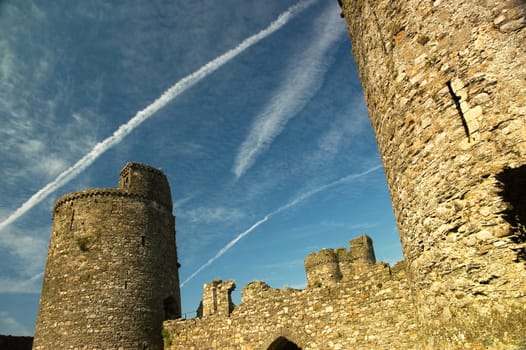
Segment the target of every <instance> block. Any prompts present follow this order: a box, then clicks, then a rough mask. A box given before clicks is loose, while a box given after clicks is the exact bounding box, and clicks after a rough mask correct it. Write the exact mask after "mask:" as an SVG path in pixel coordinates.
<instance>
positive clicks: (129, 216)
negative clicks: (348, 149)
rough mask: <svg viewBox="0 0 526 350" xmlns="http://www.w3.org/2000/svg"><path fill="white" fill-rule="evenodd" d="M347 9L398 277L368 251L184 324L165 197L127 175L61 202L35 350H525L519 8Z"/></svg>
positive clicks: (525, 62)
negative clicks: (394, 236)
mask: <svg viewBox="0 0 526 350" xmlns="http://www.w3.org/2000/svg"><path fill="white" fill-rule="evenodd" d="M340 4H341V6H342V16H343V17H344V19H345V21H346V22H347V27H348V30H349V33H350V36H351V39H352V45H353V53H354V57H355V62H356V65H357V67H358V71H359V75H360V79H361V81H362V86H363V90H364V94H365V99H366V102H367V106H368V110H369V116H370V119H371V123H372V126H373V129H374V131H375V134H376V138H377V143H378V147H379V149H380V154H381V157H382V162H383V165H384V168H385V172H386V177H387V182H388V186H389V189H390V193H391V197H392V202H393V208H394V211H395V216H396V219H397V223H398V230H399V232H400V238H401V241H402V248H403V253H404V258H405V260H404V262H403V263H400V264H397V265H395V266H393V267H390V266H388V265H386V264H384V263H376V262H375V258H374V253H373V249H372V242H371V241H370V240H369V239H368V238H367V237H366V236H361V237H359V238H357V239H355V240H352V241H351V249H350V250H349V251H347V250H346V249H337V250H322V251H320V252H318V253H316V254H313V255H309V256H308V257H307V259H306V260H305V269H306V273H307V280H308V285H307V288H305V289H304V290H295V289H291V288H285V289H281V290H279V289H273V288H270V287H269V286H268V285H266V284H265V283H264V282H254V283H251V284H249V285H248V286H246V287H245V288H244V289H243V292H242V302H241V304H240V305H238V306H237V307H234V306H233V304H232V302H231V300H230V293H231V291H232V290H233V288H234V287H235V284H234V283H233V282H232V281H225V282H223V281H213V282H212V283H210V284H207V285H206V286H205V289H204V297H203V303H202V307H201V311H200V316H201V317H198V318H195V319H192V320H181V319H178V318H179V317H180V313H181V310H180V293H179V281H178V271H177V266H178V265H177V252H176V246H175V222H174V217H173V215H172V203H171V195H170V190H169V186H168V183H167V181H166V178H165V176H164V175H163V174H162V173H161V172H160V171H158V170H156V169H153V168H151V167H148V166H144V165H141V164H136V163H129V164H127V165H126V167H125V168H124V169H123V172H122V173H121V178H120V181H119V188H117V189H92V190H86V191H83V192H78V193H73V194H68V195H65V196H63V197H62V198H61V199H59V200H58V201H57V203H56V205H55V208H54V211H53V216H54V224H53V232H52V235H51V243H50V247H49V255H48V261H47V265H46V272H45V276H44V284H43V288H42V296H41V302H40V310H39V316H38V320H37V325H36V334H35V339H34V349H162V348H163V346H164V347H165V348H169V349H245V350H249V349H254V350H268V349H270V350H284V349H526V199H525V198H526V180H525V179H526V141H525V140H526V45H525V43H526V29H525V28H526V1H525V0H479V1H467V0H459V1H453V0H430V1H424V0H403V1H402V0H378V1H370V0H341V1H340ZM335 20H340V19H339V18H335ZM163 322H164V323H163ZM162 327H164V328H162ZM161 329H164V330H163V331H162V334H163V337H161ZM163 338H164V339H163ZM163 340H164V345H163Z"/></svg>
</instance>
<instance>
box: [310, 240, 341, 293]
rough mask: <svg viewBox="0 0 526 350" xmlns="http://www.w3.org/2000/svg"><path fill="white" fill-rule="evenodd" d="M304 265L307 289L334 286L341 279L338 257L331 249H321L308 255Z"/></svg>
mask: <svg viewBox="0 0 526 350" xmlns="http://www.w3.org/2000/svg"><path fill="white" fill-rule="evenodd" d="M304 264H305V272H306V273H307V286H309V287H315V286H321V285H334V284H335V283H337V282H339V281H340V280H341V278H342V274H341V272H340V268H339V266H338V256H337V255H336V253H335V251H334V250H333V249H322V250H320V251H319V252H317V253H310V254H309V255H308V256H307V258H306V259H305V262H304Z"/></svg>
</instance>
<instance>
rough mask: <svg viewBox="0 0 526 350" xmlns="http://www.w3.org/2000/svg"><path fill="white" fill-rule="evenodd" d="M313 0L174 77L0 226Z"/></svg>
mask: <svg viewBox="0 0 526 350" xmlns="http://www.w3.org/2000/svg"><path fill="white" fill-rule="evenodd" d="M311 4H312V1H306V2H299V3H298V4H297V5H294V6H291V7H290V8H289V9H287V10H286V11H285V12H283V13H282V14H281V15H280V16H279V17H278V18H277V19H276V20H275V21H273V22H272V23H271V24H270V25H269V26H268V27H267V28H265V29H263V30H261V31H260V32H258V33H256V34H254V35H252V36H250V37H248V38H246V39H245V40H243V41H242V42H241V43H240V44H239V45H237V46H236V47H234V48H233V49H231V50H228V51H227V52H225V53H224V54H222V55H220V56H219V57H217V58H215V59H213V60H212V61H210V62H208V63H206V64H205V65H203V66H202V67H201V68H199V69H198V70H196V71H195V72H193V73H191V74H189V75H187V76H186V77H184V78H182V79H180V80H179V81H177V82H176V83H175V84H174V85H172V86H171V87H170V88H168V89H167V90H166V91H165V92H164V93H162V94H161V95H160V96H159V97H158V98H157V99H156V100H155V101H153V102H152V103H150V104H149V105H147V106H146V107H145V108H144V109H142V110H139V111H138V112H137V113H136V114H135V115H134V116H133V117H132V118H131V119H129V120H128V121H127V122H126V123H124V124H122V125H120V126H119V127H118V128H117V129H116V130H115V131H114V132H113V134H112V135H111V136H109V137H107V138H106V139H104V140H103V141H101V142H99V143H97V144H96V145H95V146H94V147H93V148H92V149H91V150H90V151H89V152H88V153H87V154H85V155H84V156H83V157H81V158H80V159H79V160H78V161H77V162H76V163H75V164H73V165H72V166H71V167H69V168H68V169H66V170H64V171H63V172H61V173H60V174H58V176H57V177H56V178H55V179H54V180H53V181H51V182H49V183H48V184H47V185H45V186H44V187H42V188H41V189H40V190H38V191H37V192H36V193H35V194H33V195H32V196H31V197H30V198H29V199H28V200H26V201H25V202H24V203H23V204H22V205H21V206H20V207H18V208H17V209H16V210H15V211H14V212H13V213H11V214H10V215H9V216H8V217H7V218H5V219H4V220H3V221H1V222H0V230H3V229H5V228H6V227H7V226H9V225H10V224H11V223H13V222H14V221H16V220H18V218H20V217H21V216H22V215H24V214H25V213H27V211H29V210H30V209H31V208H33V207H34V206H35V205H37V204H38V203H40V202H41V201H42V200H43V199H44V198H46V197H47V196H48V195H49V194H51V193H53V192H54V191H55V190H57V189H58V188H60V187H62V186H63V185H64V184H66V183H67V182H69V181H70V180H71V179H73V178H75V177H76V176H78V175H79V174H80V173H81V172H83V171H84V170H85V169H86V168H87V167H88V166H90V165H91V164H92V163H93V162H94V161H95V160H96V159H97V158H98V157H99V156H101V155H102V154H103V153H105V152H106V151H107V150H108V149H110V148H111V147H113V146H115V145H117V144H119V143H120V142H121V141H122V140H123V139H124V138H125V137H126V136H127V135H128V134H130V133H131V132H132V131H133V130H135V129H136V128H137V127H139V126H140V125H141V124H142V123H143V122H144V121H145V120H147V119H149V118H150V117H151V116H152V115H154V114H155V113H156V112H157V111H159V110H160V109H162V108H164V107H165V106H166V105H167V104H168V103H170V102H171V101H172V100H173V99H174V98H176V97H177V96H179V95H180V94H181V93H183V92H184V91H186V90H187V89H189V88H191V87H193V86H194V85H195V84H197V83H198V82H200V81H201V80H203V79H205V78H206V77H207V76H209V75H210V74H212V73H213V72H215V71H216V70H217V69H219V68H220V67H222V66H223V65H225V64H226V63H228V62H229V61H230V60H232V59H233V58H235V57H236V56H238V55H239V54H241V53H242V52H244V51H245V50H247V49H248V48H250V47H251V46H252V45H254V44H256V43H258V42H259V41H261V40H263V39H265V38H266V37H268V36H270V35H272V34H273V33H274V32H275V31H277V30H279V29H280V28H282V27H283V26H284V25H286V24H287V23H288V22H289V21H290V20H291V19H292V18H293V17H294V16H295V15H297V14H298V13H300V12H301V11H303V10H304V9H306V8H307V7H309V6H310V5H311Z"/></svg>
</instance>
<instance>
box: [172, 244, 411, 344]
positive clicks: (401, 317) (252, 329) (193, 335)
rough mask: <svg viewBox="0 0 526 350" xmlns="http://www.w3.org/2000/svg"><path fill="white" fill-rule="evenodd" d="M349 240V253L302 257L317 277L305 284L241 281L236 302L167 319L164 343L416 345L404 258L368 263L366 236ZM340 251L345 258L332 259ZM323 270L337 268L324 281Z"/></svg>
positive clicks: (369, 249)
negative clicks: (198, 315) (191, 316)
mask: <svg viewBox="0 0 526 350" xmlns="http://www.w3.org/2000/svg"><path fill="white" fill-rule="evenodd" d="M350 245H351V251H350V252H349V251H346V250H345V249H344V248H340V249H337V250H329V249H324V250H322V251H320V252H318V253H317V254H311V255H309V256H308V257H307V258H306V259H305V268H306V272H307V276H308V275H309V274H311V279H316V283H311V285H310V286H308V287H307V288H306V289H304V290H297V289H292V288H284V289H274V288H270V287H269V286H268V285H267V284H266V283H265V282H261V281H255V282H252V283H250V284H248V285H247V286H245V288H244V289H243V291H242V302H241V304H240V305H239V306H237V307H235V308H234V309H233V310H232V311H231V312H229V313H228V314H225V313H221V312H217V313H212V314H208V315H204V316H203V317H201V318H195V319H189V320H174V321H166V322H165V323H164V329H165V330H166V333H167V334H169V335H170V337H169V340H167V342H166V343H167V347H166V348H167V349H173V350H175V349H177V350H183V349H184V350H197V349H245V350H248V349H253V350H267V349H271V350H279V349H281V350H283V349H304V350H309V349H311V350H317V349H415V347H416V344H417V343H416V340H417V324H416V322H417V320H416V315H415V313H414V312H413V303H412V298H411V295H410V293H409V288H408V284H407V278H406V274H405V268H404V266H403V263H399V264H397V265H395V266H394V267H389V265H387V264H385V263H375V262H374V252H373V248H372V242H371V240H370V238H369V237H367V236H365V235H363V236H360V237H358V238H357V239H355V240H352V241H351V242H350ZM353 249H354V251H353ZM344 253H345V254H344ZM341 256H346V257H347V259H341V260H339V259H338V257H341ZM350 257H356V259H350ZM335 261H336V264H335ZM338 264H339V265H340V266H341V267H344V268H343V269H339V268H338ZM335 266H336V267H335ZM323 271H337V273H336V274H335V275H333V276H332V277H331V278H327V279H323V278H320V273H323ZM335 276H338V277H337V278H335ZM222 283H223V282H220V281H214V282H212V283H211V284H206V285H205V287H204V292H203V300H206V299H209V298H210V294H211V292H210V290H211V286H216V289H217V287H219V286H221V284H222ZM232 283H233V282H232V281H228V282H225V286H231V285H232ZM222 290H223V291H224V292H223V293H217V294H216V296H217V298H218V299H221V300H227V299H228V298H227V297H226V294H229V293H230V292H228V293H227V290H229V288H228V287H227V288H223V289H222ZM209 303H210V302H207V303H206V304H209ZM212 304H213V302H212ZM203 305H205V302H203ZM168 344H169V345H168Z"/></svg>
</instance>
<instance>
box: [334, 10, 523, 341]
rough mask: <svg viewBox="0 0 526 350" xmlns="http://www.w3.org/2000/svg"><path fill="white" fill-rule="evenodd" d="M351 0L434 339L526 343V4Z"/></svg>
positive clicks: (412, 266)
mask: <svg viewBox="0 0 526 350" xmlns="http://www.w3.org/2000/svg"><path fill="white" fill-rule="evenodd" d="M340 4H341V5H342V8H343V10H342V16H343V17H345V20H346V21H347V24H348V30H349V33H350V36H351V39H352V49H353V54H354V58H355V62H356V65H357V67H358V71H359V75H360V79H361V81H362V86H363V91H364V95H365V99H366V102H367V106H368V110H369V117H370V119H371V123H372V125H373V128H374V130H375V134H376V138H377V142H378V147H379V149H380V154H381V157H382V162H383V165H384V168H385V173H386V177H387V182H388V185H389V188H390V192H391V197H392V202H393V208H394V211H395V215H396V218H397V222H398V229H399V232H400V238H401V241H402V247H403V252H404V256H405V259H406V264H407V265H406V266H407V270H408V271H407V272H408V276H409V278H410V285H411V290H412V293H413V296H414V300H415V303H416V308H417V314H418V317H419V321H420V327H419V332H420V338H421V342H422V345H423V346H424V347H425V346H427V348H457V347H458V348H461V347H472V348H475V347H479V348H491V347H498V346H501V345H502V344H507V345H510V346H516V345H520V344H522V346H523V345H524V344H526V333H525V331H524V330H525V329H526V317H525V316H524V315H526V267H525V264H526V229H525V227H526V180H525V179H526V60H525V57H526V45H525V43H526V1H524V0H480V1H457V0H455V1H454V0H436V1H424V0H377V1H364V0H341V1H340ZM499 344H500V345H499Z"/></svg>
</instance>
